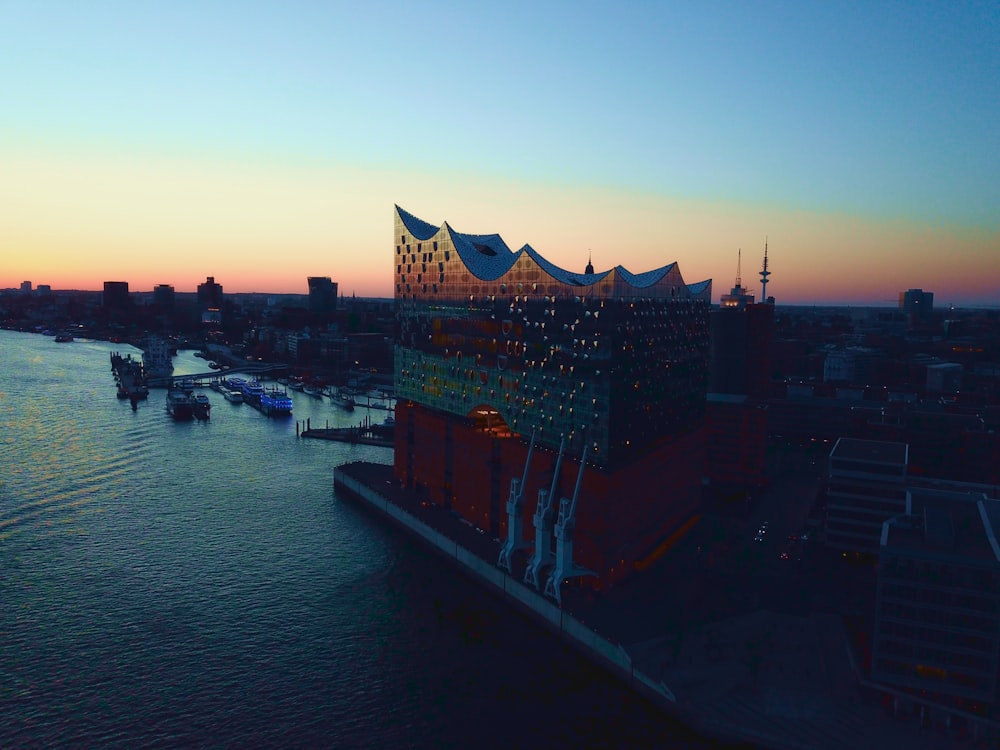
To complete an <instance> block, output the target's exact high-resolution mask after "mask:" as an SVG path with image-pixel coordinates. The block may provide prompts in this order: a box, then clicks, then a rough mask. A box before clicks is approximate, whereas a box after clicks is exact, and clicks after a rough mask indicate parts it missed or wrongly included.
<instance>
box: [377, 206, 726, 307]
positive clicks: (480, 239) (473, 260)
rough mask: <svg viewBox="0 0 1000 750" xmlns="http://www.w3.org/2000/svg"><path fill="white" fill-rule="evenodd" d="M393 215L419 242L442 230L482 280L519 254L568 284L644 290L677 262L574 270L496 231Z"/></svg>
mask: <svg viewBox="0 0 1000 750" xmlns="http://www.w3.org/2000/svg"><path fill="white" fill-rule="evenodd" d="M396 214H397V215H398V216H399V219H400V221H402V223H403V226H405V227H406V229H407V231H408V232H409V233H410V234H411V235H413V237H414V239H416V240H418V241H420V242H425V241H427V240H430V239H431V238H432V237H434V236H436V235H438V234H439V233H440V232H444V233H446V234H447V235H448V237H449V239H450V240H451V243H452V245H453V246H454V248H455V250H456V251H457V252H458V254H459V256H460V257H461V259H462V262H463V263H464V264H465V267H466V268H468V270H469V271H470V272H471V273H472V274H474V275H475V276H476V277H477V278H478V279H480V280H482V281H493V280H496V279H499V278H500V277H501V276H503V275H504V274H505V273H507V272H508V271H510V270H511V268H513V267H514V264H515V263H517V261H518V260H519V259H520V258H521V257H522V256H527V257H528V258H530V259H531V260H532V261H534V262H535V264H536V265H537V266H538V267H539V268H541V269H542V270H543V271H545V273H547V274H548V275H549V276H551V277H552V278H553V279H555V280H556V281H559V282H562V283H563V284H568V285H571V286H593V285H594V284H597V283H598V282H600V281H602V280H603V279H605V278H606V277H608V276H609V275H611V276H616V277H617V278H619V279H621V280H622V281H623V282H625V283H626V284H627V285H629V286H630V287H633V288H636V289H644V288H647V287H651V286H653V285H655V284H656V283H657V282H659V281H661V280H662V279H663V278H664V277H666V276H667V275H668V274H670V273H671V272H675V273H676V272H677V263H676V262H675V263H668V264H667V265H665V266H661V267H659V268H655V269H653V270H651V271H645V272H643V273H632V272H631V271H629V270H628V269H627V268H625V267H624V266H620V265H619V266H615V267H614V268H611V269H608V270H607V271H600V272H597V273H575V272H573V271H567V270H566V269H564V268H560V267H559V266H557V265H555V264H554V263H551V262H549V261H548V260H546V259H545V258H544V257H542V255H540V254H539V253H538V251H536V250H535V249H534V248H533V247H531V245H525V246H524V247H522V248H521V249H520V250H518V251H517V252H514V251H512V250H511V249H510V248H509V247H508V246H507V243H506V242H504V240H503V238H502V237H501V236H500V235H499V234H468V233H465V232H457V231H455V230H454V229H453V228H452V227H451V226H449V225H448V222H444V223H443V224H442V225H441V226H440V227H436V226H434V225H433V224H430V223H429V222H426V221H424V220H423V219H419V218H417V217H416V216H414V215H413V214H411V213H409V212H408V211H405V210H404V209H402V208H400V207H399V206H396ZM588 266H589V261H588ZM711 286H712V281H711V279H708V280H706V281H701V282H697V283H695V284H686V287H687V290H688V292H689V293H690V294H691V295H692V296H699V295H702V294H709V295H710V294H711Z"/></svg>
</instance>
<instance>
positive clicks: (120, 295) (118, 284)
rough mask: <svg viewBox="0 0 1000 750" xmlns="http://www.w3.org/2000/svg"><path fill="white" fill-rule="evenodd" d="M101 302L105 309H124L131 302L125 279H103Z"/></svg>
mask: <svg viewBox="0 0 1000 750" xmlns="http://www.w3.org/2000/svg"><path fill="white" fill-rule="evenodd" d="M102 304H103V306H104V308H105V309H106V310H124V309H126V308H127V307H128V306H129V305H130V304H131V298H130V297H129V293H128V282H127V281H105V282H104V297H103V299H102Z"/></svg>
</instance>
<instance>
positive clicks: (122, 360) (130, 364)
mask: <svg viewBox="0 0 1000 750" xmlns="http://www.w3.org/2000/svg"><path fill="white" fill-rule="evenodd" d="M111 372H112V373H113V374H114V376H115V383H116V384H117V385H118V398H120V399H128V400H129V403H131V404H132V411H135V410H136V409H137V408H138V405H139V401H142V400H143V399H146V398H148V397H149V388H148V386H147V384H146V377H145V372H144V371H143V369H142V362H140V361H138V360H135V359H132V355H131V354H126V355H125V356H124V357H123V356H122V355H121V354H119V353H118V352H112V353H111Z"/></svg>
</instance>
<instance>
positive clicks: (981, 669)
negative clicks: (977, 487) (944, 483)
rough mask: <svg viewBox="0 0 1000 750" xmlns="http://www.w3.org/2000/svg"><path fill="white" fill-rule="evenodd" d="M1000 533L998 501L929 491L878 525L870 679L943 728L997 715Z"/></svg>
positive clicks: (911, 495) (913, 494)
mask: <svg viewBox="0 0 1000 750" xmlns="http://www.w3.org/2000/svg"><path fill="white" fill-rule="evenodd" d="M998 535H1000V502H998V501H996V500H988V499H987V498H986V496H985V495H984V494H982V493H972V492H952V491H940V490H929V489H911V490H910V491H909V492H907V498H906V508H905V513H903V514H901V515H899V516H897V517H894V518H892V519H890V520H888V521H886V522H885V523H884V525H883V528H882V532H881V537H880V545H879V565H878V590H877V600H876V620H875V633H874V638H873V648H872V668H871V676H872V679H873V680H874V681H876V682H878V683H882V684H884V685H888V686H892V687H894V688H897V693H896V698H897V701H898V700H899V698H900V697H901V696H902V697H903V698H904V700H905V701H906V702H908V703H912V704H914V705H915V706H917V707H919V708H920V709H921V712H922V713H925V714H926V712H927V711H931V712H932V713H937V714H939V715H940V718H941V719H942V721H941V722H940V723H945V722H948V723H951V720H952V719H954V718H959V719H961V718H962V717H966V718H968V717H970V716H973V717H980V716H981V717H990V718H994V719H995V718H996V717H995V715H994V713H995V711H996V701H997V697H998V696H997V686H998V677H1000V546H998V544H997V536H998ZM935 723H939V722H938V721H935Z"/></svg>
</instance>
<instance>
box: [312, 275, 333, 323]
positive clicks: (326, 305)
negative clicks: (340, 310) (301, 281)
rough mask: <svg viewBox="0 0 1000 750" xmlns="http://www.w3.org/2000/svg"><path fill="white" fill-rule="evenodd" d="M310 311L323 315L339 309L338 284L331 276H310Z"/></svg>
mask: <svg viewBox="0 0 1000 750" xmlns="http://www.w3.org/2000/svg"><path fill="white" fill-rule="evenodd" d="M307 281H308V283H309V310H310V311H311V312H314V313H317V314H322V313H328V312H334V311H335V310H336V309H337V284H336V282H334V281H332V280H331V279H330V277H329V276H309V277H308V279H307Z"/></svg>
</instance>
